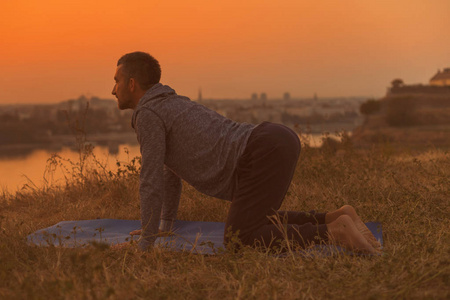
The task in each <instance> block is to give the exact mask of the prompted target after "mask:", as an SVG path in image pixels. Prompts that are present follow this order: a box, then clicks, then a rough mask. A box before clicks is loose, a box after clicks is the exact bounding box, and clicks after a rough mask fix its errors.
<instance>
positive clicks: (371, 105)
mask: <svg viewBox="0 0 450 300" xmlns="http://www.w3.org/2000/svg"><path fill="white" fill-rule="evenodd" d="M380 109H381V101H380V100H375V99H368V100H367V101H366V102H363V103H362V104H361V106H360V107H359V111H360V112H361V113H362V114H363V115H371V114H374V113H376V112H379V111H380Z"/></svg>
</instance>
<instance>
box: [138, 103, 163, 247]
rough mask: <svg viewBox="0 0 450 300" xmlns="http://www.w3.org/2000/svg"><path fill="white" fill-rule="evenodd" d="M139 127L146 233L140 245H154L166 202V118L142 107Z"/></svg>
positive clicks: (140, 195)
mask: <svg viewBox="0 0 450 300" xmlns="http://www.w3.org/2000/svg"><path fill="white" fill-rule="evenodd" d="M135 129H136V133H137V137H138V140H139V144H140V145H141V155H142V167H141V174H140V182H139V197H140V203H141V223H142V224H141V225H142V233H141V238H140V240H139V247H140V248H141V249H142V250H146V249H147V248H149V247H151V246H153V244H154V242H155V240H156V237H157V234H158V226H159V224H160V219H161V208H162V205H163V202H164V194H165V185H164V157H165V153H166V138H165V128H164V124H163V122H162V120H161V119H160V118H159V117H158V116H157V115H156V114H154V113H153V112H152V111H150V110H148V109H141V110H140V111H139V114H138V115H137V117H136V124H135Z"/></svg>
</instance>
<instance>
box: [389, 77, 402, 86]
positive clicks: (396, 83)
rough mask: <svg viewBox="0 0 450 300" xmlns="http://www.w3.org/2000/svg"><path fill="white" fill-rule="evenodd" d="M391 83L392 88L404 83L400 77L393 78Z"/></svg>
mask: <svg viewBox="0 0 450 300" xmlns="http://www.w3.org/2000/svg"><path fill="white" fill-rule="evenodd" d="M391 85H392V87H393V88H399V87H402V86H404V85H405V83H404V82H403V80H402V79H400V78H396V79H394V80H392V82H391Z"/></svg>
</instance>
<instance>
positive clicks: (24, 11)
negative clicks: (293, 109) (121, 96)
mask: <svg viewBox="0 0 450 300" xmlns="http://www.w3.org/2000/svg"><path fill="white" fill-rule="evenodd" d="M0 8H1V9H0V25H1V26H0V36H2V44H3V45H4V46H3V47H1V48H0V70H1V71H2V73H3V74H2V76H0V104H14V103H56V102H59V101H64V100H67V99H75V98H77V97H79V96H80V95H82V94H84V95H92V96H97V97H100V98H113V96H112V95H111V90H112V87H113V76H114V72H115V68H116V67H115V65H116V62H117V59H118V58H119V57H120V56H121V55H123V54H125V53H127V52H132V51H137V50H139V51H145V52H149V53H150V54H152V55H154V56H155V57H156V58H157V59H158V60H159V61H160V63H161V66H162V71H163V74H162V83H163V84H167V85H170V86H171V87H173V88H174V89H175V90H176V91H177V93H179V94H182V95H186V96H188V97H190V98H191V99H193V100H196V99H197V98H198V95H199V88H201V93H202V98H203V99H208V98H217V99H249V98H250V97H251V95H252V94H253V93H256V94H257V95H258V96H260V95H261V94H262V93H265V94H266V95H267V98H268V99H269V100H270V99H273V98H283V95H284V94H285V93H289V95H290V97H291V98H310V97H314V95H315V94H317V95H318V96H319V98H321V97H367V98H372V97H375V98H378V97H381V96H383V95H384V94H385V93H386V88H387V87H389V86H390V83H391V81H392V80H393V79H395V78H401V79H402V80H403V81H404V82H405V84H416V83H422V84H427V83H428V81H429V80H430V78H431V77H432V76H433V75H435V74H436V72H437V70H438V69H441V70H443V69H445V68H449V67H450V57H449V55H448V49H450V39H448V38H446V37H447V35H448V28H450V18H448V16H447V14H448V12H449V11H450V1H448V0H429V1H423V0H408V1H407V0H398V1H369V0H342V1H331V0H324V1H315V2H313V1H301V0H280V1H268V0H258V1H256V0H248V1H237V0H230V1H227V2H215V1H206V0H192V1H182V0H171V1H146V0H145V1H144V0H135V1H133V5H130V3H127V2H124V1H121V0H108V1H106V0H99V1H94V2H92V1H87V0H80V1H77V2H66V1H58V0H41V1H26V0H17V1H3V2H2V3H1V4H0Z"/></svg>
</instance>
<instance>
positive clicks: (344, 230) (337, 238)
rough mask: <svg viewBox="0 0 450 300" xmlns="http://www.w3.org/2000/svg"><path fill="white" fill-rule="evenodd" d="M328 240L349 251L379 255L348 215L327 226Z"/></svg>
mask: <svg viewBox="0 0 450 300" xmlns="http://www.w3.org/2000/svg"><path fill="white" fill-rule="evenodd" d="M327 229H328V239H329V241H330V243H331V244H335V245H338V246H342V247H344V248H345V249H347V250H351V251H355V252H360V253H369V254H377V253H379V251H378V250H376V249H375V248H374V247H372V245H370V244H369V242H368V241H367V240H366V239H365V237H364V236H363V235H362V234H361V232H359V230H358V229H357V228H356V226H355V224H354V223H353V220H352V219H351V217H350V216H348V215H341V216H340V217H338V218H337V219H336V220H334V221H332V222H330V223H329V224H327Z"/></svg>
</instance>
